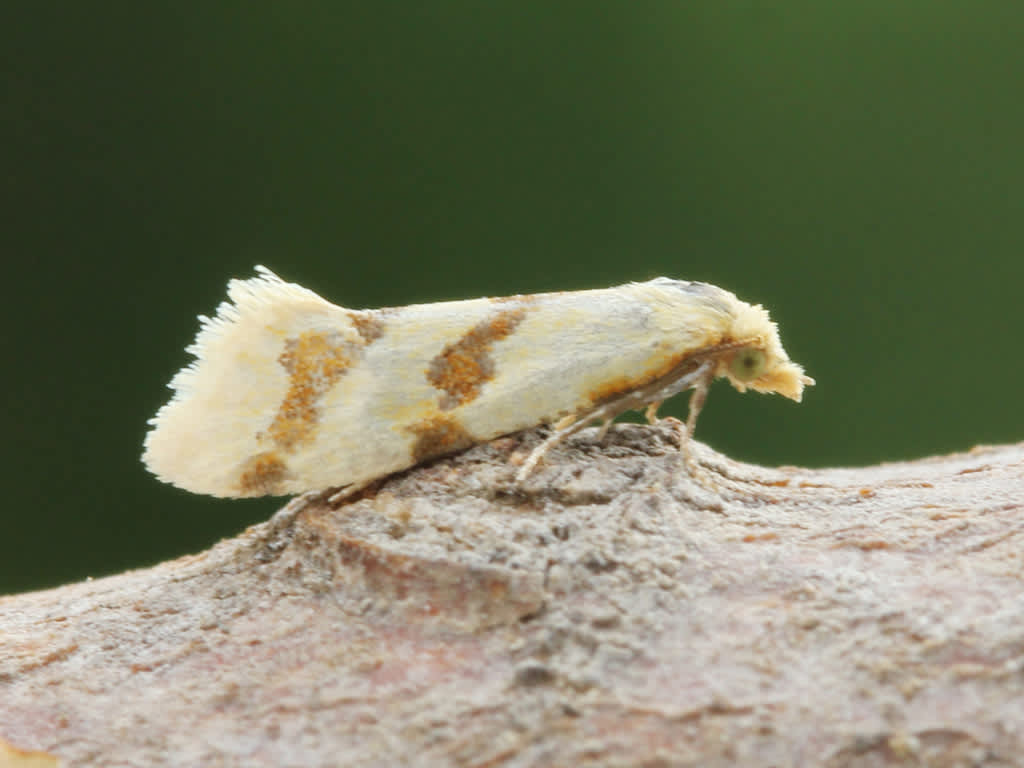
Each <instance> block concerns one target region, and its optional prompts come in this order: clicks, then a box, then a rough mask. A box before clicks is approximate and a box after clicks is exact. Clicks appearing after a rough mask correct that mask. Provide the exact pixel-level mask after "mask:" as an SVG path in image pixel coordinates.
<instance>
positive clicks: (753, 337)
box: [143, 267, 814, 497]
mask: <svg viewBox="0 0 1024 768" xmlns="http://www.w3.org/2000/svg"><path fill="white" fill-rule="evenodd" d="M256 272H257V273H258V276H257V277H254V278H250V279H248V280H232V281H231V282H230V283H228V297H229V299H230V302H224V303H222V304H221V305H220V307H219V308H218V310H217V315H216V317H214V318H212V319H211V318H208V317H203V316H201V317H200V318H199V319H200V330H199V334H198V336H197V337H196V340H195V342H194V343H193V344H192V346H190V347H189V348H188V351H189V352H191V353H192V354H193V355H195V358H196V359H195V360H194V361H193V362H192V363H191V364H190V365H188V366H186V367H185V368H183V369H182V370H181V371H180V372H179V373H178V374H177V375H176V376H175V377H174V378H173V379H172V381H171V383H170V385H169V386H170V388H171V389H172V390H174V395H173V397H172V398H171V400H170V402H168V403H167V404H166V405H164V406H163V408H161V409H160V411H159V412H158V413H157V415H156V416H155V417H154V418H152V419H150V422H149V423H150V424H151V425H152V430H151V431H150V432H149V434H148V435H147V436H146V442H145V453H144V455H143V460H144V461H145V463H146V466H147V467H148V468H149V470H150V471H151V472H153V473H154V474H155V475H156V476H157V477H159V478H160V479H161V480H164V481H165V482H168V483H171V484H173V485H176V486H178V487H180V488H184V489H186V490H189V491H193V492H195V493H207V494H210V495H213V496H236V497H238V496H263V495H267V494H270V495H283V494H296V493H302V492H305V491H314V490H323V489H327V488H337V487H342V486H345V487H347V489H348V490H354V489H358V488H360V487H363V486H365V485H366V484H368V483H370V482H371V481H373V480H375V479H377V478H380V477H383V476H385V475H388V474H390V473H392V472H396V471H398V470H401V469H405V468H407V467H411V466H413V465H414V464H417V463H419V462H421V461H424V460H426V459H430V458H433V457H436V456H442V455H444V454H449V453H453V452H456V451H460V450H462V449H464V448H467V447H469V446H471V445H474V444H476V443H480V442H484V441H486V440H490V439H491V438H494V437H498V436H499V435H504V434H508V433H511V432H516V431H518V430H522V429H526V428H528V427H533V426H536V425H539V424H549V423H550V424H553V425H554V429H553V432H552V434H551V436H550V437H549V438H547V439H546V440H545V441H544V442H542V443H541V444H540V445H539V446H538V447H537V448H536V449H535V450H534V451H533V453H532V454H531V455H530V456H529V457H528V458H527V459H526V461H525V462H524V463H523V464H522V465H521V467H520V469H519V472H518V474H517V480H520V481H521V480H523V479H524V478H525V477H526V476H527V475H528V474H529V473H530V472H531V471H532V470H533V468H534V467H535V466H536V464H537V462H538V461H539V460H540V459H541V457H542V456H543V455H544V453H545V452H546V451H547V450H548V449H549V448H551V447H552V446H553V445H555V444H556V443H558V442H559V441H560V440H562V439H564V438H565V437H566V436H568V435H570V434H572V433H574V432H576V431H577V430H579V429H581V428H582V427H583V426H585V425H587V424H589V423H592V422H595V421H602V422H604V424H603V427H602V430H601V433H600V434H601V435H602V436H603V434H604V432H605V431H607V428H608V426H609V425H610V424H611V422H612V420H613V419H614V418H615V417H616V416H618V415H619V414H621V413H623V412H624V411H627V410H635V409H641V408H646V409H647V411H646V413H647V419H648V421H650V422H652V423H653V422H654V421H655V419H656V411H657V409H658V406H659V405H660V404H661V402H662V401H663V400H665V399H666V398H668V397H671V396H672V395H675V394H677V393H678V392H681V391H683V390H685V389H693V390H694V394H693V396H692V397H691V400H690V413H689V418H688V419H687V424H686V434H685V435H683V438H685V437H687V436H688V435H690V434H692V432H693V428H694V425H695V424H696V421H697V415H698V414H699V413H700V410H701V407H702V406H703V404H704V400H705V398H706V396H707V391H708V387H709V386H710V384H711V382H712V380H713V379H715V378H716V377H725V378H727V379H728V380H729V381H730V382H731V383H732V385H733V386H734V387H736V389H738V390H739V391H741V392H743V391H745V390H746V389H748V388H749V389H753V390H756V391H758V392H778V393H779V394H781V395H785V396H786V397H788V398H791V399H793V400H796V401H798V402H799V401H800V398H801V396H802V394H803V388H804V386H805V385H810V384H813V383H814V380H813V379H811V378H809V377H807V376H805V375H804V373H803V369H802V368H801V367H800V366H799V365H797V364H796V363H793V362H791V361H790V360H789V358H788V357H787V356H786V353H785V351H784V350H783V348H782V345H781V343H780V342H779V335H778V331H777V329H776V326H775V324H774V323H773V322H772V321H771V320H770V319H769V317H768V313H767V312H766V311H765V310H764V309H763V308H762V307H760V306H752V305H750V304H747V303H745V302H742V301H740V300H739V299H737V298H736V297H735V296H734V295H733V294H732V293H730V292H729V291H726V290H723V289H721V288H717V287H715V286H713V285H708V284H706V283H695V282H686V281H683V280H672V279H669V278H666V277H659V278H657V279H654V280H650V281H648V282H646V283H627V284H626V285H620V286H616V287H614V288H605V289H600V290H592V291H573V292H565V293H542V294H534V295H525V296H509V297H506V298H490V299H474V300H470V301H449V302H441V303H437V304H416V305H412V306H408V307H395V308H390V309H364V310H352V309H345V308H343V307H338V306H335V305H334V304H331V303H329V302H327V301H325V300H324V299H322V298H321V297H320V296H318V295H317V294H315V293H313V292H312V291H309V290H307V289H305V288H303V287H301V286H299V285H295V284H294V283H287V282H285V281H283V280H282V279H281V278H279V277H278V276H277V275H275V274H274V273H273V272H271V271H270V270H268V269H266V268H265V267H256ZM684 443H685V439H684Z"/></svg>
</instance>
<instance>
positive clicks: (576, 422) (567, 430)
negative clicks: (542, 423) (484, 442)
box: [516, 403, 621, 483]
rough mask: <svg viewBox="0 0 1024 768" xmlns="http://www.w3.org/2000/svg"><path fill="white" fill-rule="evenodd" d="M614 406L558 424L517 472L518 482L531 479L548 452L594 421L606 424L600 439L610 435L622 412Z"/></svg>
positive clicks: (588, 412) (598, 434)
mask: <svg viewBox="0 0 1024 768" xmlns="http://www.w3.org/2000/svg"><path fill="white" fill-rule="evenodd" d="M614 405H615V404H614V403H609V404H608V405H602V406H599V407H598V408H594V409H592V410H590V411H587V412H585V413H583V414H582V415H578V414H573V415H571V416H567V417H566V418H564V419H562V420H561V421H559V422H557V423H556V424H555V427H554V430H555V431H554V432H552V433H551V434H550V435H548V437H547V438H546V439H545V440H544V442H542V443H541V444H540V445H538V446H537V447H536V448H534V449H533V451H532V452H531V453H530V455H529V456H527V458H526V461H524V462H523V466H521V467H520V468H519V471H518V472H516V482H517V483H521V482H523V481H524V480H525V479H526V478H527V477H529V476H530V473H531V472H533V470H534V469H535V468H536V466H537V464H538V463H539V462H540V460H541V459H543V458H544V455H545V454H546V453H547V452H548V451H550V450H551V449H552V448H554V447H555V446H556V445H558V444H559V443H560V442H562V441H563V440H565V438H567V437H569V436H570V435H574V434H576V433H577V432H579V431H580V430H581V429H583V428H584V427H585V426H587V424H590V423H591V422H593V421H599V420H601V419H604V424H602V425H601V429H600V430H599V431H598V433H597V437H598V439H599V440H600V439H603V438H604V436H605V435H606V434H608V429H609V427H611V424H612V422H613V421H614V420H615V417H616V416H617V415H618V414H619V413H620V412H621V409H619V408H615V407H614Z"/></svg>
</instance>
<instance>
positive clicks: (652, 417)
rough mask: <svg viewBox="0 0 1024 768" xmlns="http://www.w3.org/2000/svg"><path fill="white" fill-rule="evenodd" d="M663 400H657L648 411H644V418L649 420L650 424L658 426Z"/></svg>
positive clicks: (648, 407) (649, 406)
mask: <svg viewBox="0 0 1024 768" xmlns="http://www.w3.org/2000/svg"><path fill="white" fill-rule="evenodd" d="M663 402H664V401H663V400H655V401H654V402H653V403H651V404H650V405H648V406H647V410H646V411H644V416H645V417H646V418H647V423H648V424H656V423H657V421H658V409H659V408H661V404H662V403H663Z"/></svg>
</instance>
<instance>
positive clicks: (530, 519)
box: [0, 424, 1024, 768]
mask: <svg viewBox="0 0 1024 768" xmlns="http://www.w3.org/2000/svg"><path fill="white" fill-rule="evenodd" d="M592 435H593V431H592V430H591V431H587V432H584V433H581V436H580V437H579V438H577V439H575V440H571V441H569V443H568V444H567V445H565V446H562V447H560V448H558V449H556V450H554V451H552V452H551V454H549V455H548V457H547V459H546V461H545V463H544V464H542V465H541V466H540V467H539V468H538V470H537V471H536V473H535V474H534V475H533V476H531V478H530V479H529V480H527V481H526V482H525V483H524V484H523V485H522V486H521V487H517V486H515V485H514V483H513V481H512V478H513V475H514V474H515V469H516V465H517V462H520V463H521V461H522V460H523V459H524V458H525V456H526V455H527V454H528V453H529V448H530V447H532V446H533V445H535V444H536V443H537V442H538V441H539V439H540V436H539V435H538V434H536V433H525V434H523V435H517V436H513V437H508V438H503V439H500V440H496V441H494V442H492V443H490V444H488V445H483V446H477V447H476V448H473V449H471V450H469V451H467V452H465V453H463V454H461V455H459V456H457V457H454V458H451V459H445V460H441V461H437V462H434V463H433V464H430V465H427V466H425V467H421V468H417V469H414V470H411V471H409V472H407V473H404V474H402V475H399V476H396V477H393V478H390V479H389V480H387V481H386V482H384V483H382V484H380V485H379V486H378V487H377V488H376V489H373V490H370V491H364V492H363V493H362V494H361V495H360V496H359V497H357V498H356V499H354V500H352V501H350V502H348V503H346V504H344V505H343V506H341V507H340V508H338V509H331V508H330V507H329V506H328V505H326V504H325V503H324V502H322V500H320V499H319V498H314V497H302V498H299V499H295V500H293V501H292V502H291V503H290V504H288V505H287V506H286V507H285V508H284V509H282V510H281V512H279V513H278V514H277V515H276V516H275V517H274V518H273V519H271V520H270V521H268V522H267V523H264V524H261V525H257V526H253V527H252V528H250V529H249V530H247V531H245V532H244V533H243V534H241V535H240V536H238V537H237V538H234V539H231V540H227V541H222V542H220V543H219V544H217V545H216V546H215V547H213V548H212V549H210V550H209V551H207V552H204V553H202V554H199V555H195V556H190V557H184V558H181V559H178V560H175V561H172V562H168V563H163V564H161V565H158V566H156V567H154V568H150V569H147V570H141V571H133V572H129V573H124V574H121V575H118V576H113V577H110V578H104V579H99V580H95V581H87V582H83V583H79V584H71V585H68V586H65V587H61V588H59V589H54V590H49V591H46V592H37V593H31V594H25V595H16V596H11V597H5V598H0V738H2V739H5V740H7V741H8V742H10V743H11V744H13V745H16V746H17V747H19V748H20V749H23V750H46V751H48V752H50V753H52V754H54V755H56V756H58V757H60V758H62V759H63V760H65V761H66V762H67V764H69V765H106V766H109V765H159V764H180V765H246V766H261V765H267V766H304V767H307V768H308V767H309V766H321V765H322V766H328V765H331V766H334V765H359V766H372V765H381V766H391V765H400V764H411V763H416V764H431V765H434V764H436V765H457V766H498V765H516V766H523V765H581V766H585V765H610V764H614V765H645V766H655V765H678V764H694V765H703V766H711V765H734V764H741V765H745V766H757V765H765V766H768V765H790V764H808V765H811V764H813V765H833V766H839V765H865V766H866V765H885V764H894V765H895V764H900V765H903V764H906V762H905V761H906V760H916V761H918V763H920V764H928V765H947V764H948V765H959V764H964V763H968V762H970V760H975V761H977V762H985V761H986V760H987V761H988V762H986V764H991V765H1004V764H1005V765H1010V764H1016V761H1017V760H1019V756H1020V755H1021V754H1024V730H1021V729H1020V727H1019V726H1020V724H1021V723H1022V722H1024V685H1022V682H1021V681H1022V680H1024V678H1022V668H1024V622H1022V621H1021V612H1022V610H1024V608H1022V605H1024V603H1022V599H1024V597H1022V596H1024V590H1022V587H1021V568H1022V564H1021V552H1022V551H1024V517H1022V515H1021V507H1022V503H1024V502H1022V499H1024V444H1020V445H1013V446H1002V447H995V448H977V449H975V450H973V451H970V452H969V453H966V454H958V455H953V456H946V457H939V458H933V459H926V460H922V461H917V462H911V463H903V464H886V465H881V466H876V467H867V468H863V469H830V470H808V469H797V468H780V469H767V468H763V467H757V466H751V465H744V464H740V463H737V462H734V461H731V460H729V459H727V458H725V457H723V456H721V455H718V454H715V453H713V452H712V451H710V450H709V449H707V448H705V447H704V446H701V445H699V444H695V445H694V446H693V447H694V453H695V456H696V458H697V459H698V461H699V462H700V464H701V466H702V467H703V469H704V470H705V472H706V473H707V475H708V477H709V478H710V479H711V480H712V481H713V484H714V487H709V485H708V484H707V483H706V482H705V483H704V484H702V483H700V482H696V481H695V480H694V479H692V478H691V477H690V476H689V475H688V474H687V473H686V472H685V471H684V470H682V469H681V467H680V462H679V457H678V451H677V448H676V442H675V440H676V432H675V430H674V429H673V428H672V427H671V426H670V425H667V424H665V425H657V426H654V427H646V426H643V427H642V426H637V425H619V426H617V427H616V428H614V429H613V430H612V431H611V433H609V435H608V438H607V440H606V441H605V443H604V444H601V445H598V444H596V443H594V442H592ZM12 764H16V763H12Z"/></svg>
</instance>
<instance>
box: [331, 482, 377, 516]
mask: <svg viewBox="0 0 1024 768" xmlns="http://www.w3.org/2000/svg"><path fill="white" fill-rule="evenodd" d="M379 479H380V478H377V477H375V478H372V479H370V480H365V481H363V482H361V483H351V484H349V485H346V486H345V487H344V488H342V489H341V490H334V489H330V490H329V491H328V492H329V493H330V494H331V495H330V496H328V497H327V504H328V506H330V507H331V509H337V508H338V506H339V505H340V504H341V502H343V501H345V500H346V499H348V498H350V497H352V496H354V495H355V494H357V493H359V492H360V491H361V490H363V489H364V488H366V487H367V486H368V485H372V484H373V483H375V482H377V480H379Z"/></svg>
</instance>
